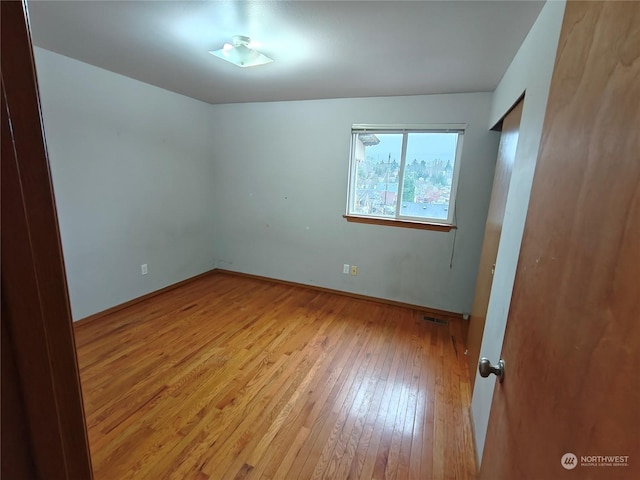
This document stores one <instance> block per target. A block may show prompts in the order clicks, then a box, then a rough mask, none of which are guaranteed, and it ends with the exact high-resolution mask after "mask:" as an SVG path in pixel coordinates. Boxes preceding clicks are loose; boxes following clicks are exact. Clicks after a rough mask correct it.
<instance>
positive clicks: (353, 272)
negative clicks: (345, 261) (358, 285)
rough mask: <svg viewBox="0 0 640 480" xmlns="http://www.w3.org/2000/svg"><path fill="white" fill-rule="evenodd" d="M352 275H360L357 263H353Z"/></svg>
mask: <svg viewBox="0 0 640 480" xmlns="http://www.w3.org/2000/svg"><path fill="white" fill-rule="evenodd" d="M351 275H354V276H355V275H358V267H357V266H355V265H351Z"/></svg>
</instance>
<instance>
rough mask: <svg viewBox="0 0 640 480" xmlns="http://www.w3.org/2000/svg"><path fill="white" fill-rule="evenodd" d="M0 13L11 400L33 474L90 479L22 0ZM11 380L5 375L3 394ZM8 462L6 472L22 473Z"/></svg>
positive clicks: (4, 302)
mask: <svg viewBox="0 0 640 480" xmlns="http://www.w3.org/2000/svg"><path fill="white" fill-rule="evenodd" d="M0 12H1V13H0V17H1V28H0V31H1V40H0V45H1V47H2V53H1V55H0V57H1V58H0V63H1V72H2V74H1V75H2V82H1V84H2V162H1V163H2V188H1V192H2V207H1V208H2V215H1V216H2V259H1V260H2V313H3V315H2V322H3V334H4V332H7V339H9V340H10V343H11V349H12V352H13V355H14V360H15V367H16V369H15V371H16V374H17V379H16V381H15V382H13V384H12V385H10V388H13V389H17V390H18V393H19V396H17V397H16V396H14V397H13V398H14V399H15V398H19V399H20V401H21V402H22V409H23V412H24V416H25V417H26V422H27V424H28V428H27V434H28V437H29V452H28V454H29V456H30V458H31V460H32V462H33V470H34V475H35V476H36V478H46V479H47V480H57V479H61V480H71V479H79V480H89V479H91V478H93V475H92V471H91V460H90V457H89V446H88V440H87V432H86V426H85V421H84V408H83V402H82V393H81V390H80V380H79V376H78V364H77V359H76V350H75V342H74V336H73V329H72V324H71V313H70V308H69V299H68V295H67V283H66V276H65V271H64V263H63V259H62V249H61V243H60V235H59V230H58V221H57V214H56V209H55V201H54V197H53V188H52V185H51V177H50V172H49V162H48V159H47V152H46V147H45V141H44V135H43V130H42V122H41V113H40V100H39V96H38V85H37V80H36V73H35V65H34V60H33V49H32V43H31V36H30V32H29V26H28V20H27V10H26V3H25V2H24V1H23V2H17V1H10V2H0ZM3 341H4V339H3ZM16 383H17V385H16ZM5 386H6V384H5V381H4V378H3V394H4V391H5ZM4 428H5V425H4V424H3V430H4ZM3 434H8V435H10V436H13V435H12V434H11V432H3ZM2 467H3V472H2V477H3V478H4V477H5V476H6V477H7V478H17V477H11V474H10V473H8V472H5V471H4V468H5V464H4V463H3V464H2ZM5 474H6V475H5Z"/></svg>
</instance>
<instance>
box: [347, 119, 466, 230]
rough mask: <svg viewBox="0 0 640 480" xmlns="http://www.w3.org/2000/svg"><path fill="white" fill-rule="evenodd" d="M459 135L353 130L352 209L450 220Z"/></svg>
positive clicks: (387, 214) (374, 214)
mask: <svg viewBox="0 0 640 480" xmlns="http://www.w3.org/2000/svg"><path fill="white" fill-rule="evenodd" d="M458 136H459V134H458V133H457V132H403V133H387V132H384V131H380V132H364V133H354V139H353V141H354V144H353V146H354V150H353V155H354V158H352V168H354V171H352V175H353V177H352V178H353V185H352V188H353V195H352V196H351V199H352V204H351V205H350V213H353V214H356V215H369V216H375V217H392V218H393V217H396V216H398V217H410V218H417V219H435V220H445V221H446V220H448V219H451V216H450V215H449V208H450V206H451V204H452V202H451V192H452V188H453V181H454V166H455V161H456V148H457V147H458ZM405 143H406V145H405ZM403 152H404V155H403ZM398 202H399V203H398ZM398 206H399V208H398Z"/></svg>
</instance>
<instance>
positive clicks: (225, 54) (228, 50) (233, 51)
mask: <svg viewBox="0 0 640 480" xmlns="http://www.w3.org/2000/svg"><path fill="white" fill-rule="evenodd" d="M232 42H233V45H231V44H230V43H225V44H224V46H223V47H222V48H221V49H220V50H212V51H211V52H209V53H210V54H211V55H215V56H216V57H218V58H221V59H222V60H226V61H227V62H230V63H233V64H234V65H237V66H238V67H257V66H258V65H264V64H265V63H271V62H273V59H272V58H269V57H267V56H266V55H264V54H262V53H260V52H258V51H257V50H254V49H253V48H251V47H250V46H249V45H250V44H251V39H250V38H249V37H244V36H242V35H235V36H234V37H233V38H232Z"/></svg>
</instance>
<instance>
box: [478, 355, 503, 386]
mask: <svg viewBox="0 0 640 480" xmlns="http://www.w3.org/2000/svg"><path fill="white" fill-rule="evenodd" d="M478 372H480V376H481V377H483V378H486V377H488V376H489V375H491V374H492V373H493V374H494V375H495V376H496V377H498V380H500V383H502V380H504V360H502V359H500V360H499V361H498V365H491V360H489V359H488V358H486V357H482V358H481V359H480V363H478Z"/></svg>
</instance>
